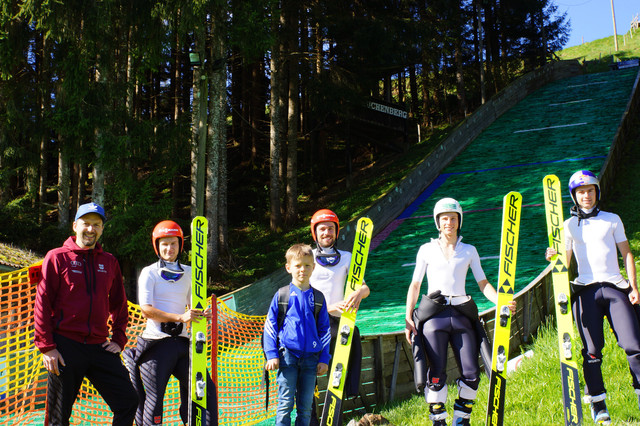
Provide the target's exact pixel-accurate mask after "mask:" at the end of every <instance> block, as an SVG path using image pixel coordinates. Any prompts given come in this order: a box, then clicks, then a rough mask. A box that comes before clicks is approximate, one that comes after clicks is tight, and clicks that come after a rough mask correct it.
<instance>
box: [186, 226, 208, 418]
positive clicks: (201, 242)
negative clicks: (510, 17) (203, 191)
mask: <svg viewBox="0 0 640 426" xmlns="http://www.w3.org/2000/svg"><path fill="white" fill-rule="evenodd" d="M208 226H209V224H208V221H207V218H205V217H202V216H196V217H195V218H193V221H192V222H191V308H192V309H200V310H202V311H204V310H205V309H206V308H207V233H208ZM189 361H190V362H189V387H190V391H189V392H190V393H189V399H190V400H191V401H190V404H189V426H206V425H207V415H206V414H207V321H205V320H204V319H200V321H192V322H191V348H190V358H189Z"/></svg>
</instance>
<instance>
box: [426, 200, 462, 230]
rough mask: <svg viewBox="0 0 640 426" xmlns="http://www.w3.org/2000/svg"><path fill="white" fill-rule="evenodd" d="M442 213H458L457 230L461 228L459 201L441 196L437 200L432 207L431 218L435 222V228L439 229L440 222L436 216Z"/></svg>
mask: <svg viewBox="0 0 640 426" xmlns="http://www.w3.org/2000/svg"><path fill="white" fill-rule="evenodd" d="M442 213H458V221H459V222H460V224H459V225H458V231H459V230H461V229H462V207H460V203H459V202H457V201H456V200H454V199H453V198H443V199H441V200H439V201H438V202H437V203H436V205H435V206H434V207H433V220H434V221H435V222H436V229H437V230H438V231H439V230H440V224H439V223H438V216H439V215H440V214H442Z"/></svg>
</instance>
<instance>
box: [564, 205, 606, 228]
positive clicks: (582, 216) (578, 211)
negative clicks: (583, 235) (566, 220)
mask: <svg viewBox="0 0 640 426" xmlns="http://www.w3.org/2000/svg"><path fill="white" fill-rule="evenodd" d="M569 212H570V213H571V216H575V217H577V218H578V226H580V221H581V220H583V219H589V218H591V217H596V216H598V213H599V212H600V209H599V208H598V207H597V206H596V207H594V208H593V210H591V212H589V213H585V212H584V211H583V210H582V209H581V208H578V206H575V205H574V206H573V207H571V209H570V210H569Z"/></svg>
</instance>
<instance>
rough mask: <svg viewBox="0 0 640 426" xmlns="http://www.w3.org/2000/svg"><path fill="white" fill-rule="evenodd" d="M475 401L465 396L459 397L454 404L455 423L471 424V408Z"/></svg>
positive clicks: (464, 425) (465, 425) (463, 425)
mask: <svg viewBox="0 0 640 426" xmlns="http://www.w3.org/2000/svg"><path fill="white" fill-rule="evenodd" d="M472 409H473V401H472V400H470V399H465V398H458V399H456V401H455V402H454V404H453V423H452V424H453V425H462V426H467V425H470V424H471V423H470V419H471V410H472Z"/></svg>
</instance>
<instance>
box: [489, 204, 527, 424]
mask: <svg viewBox="0 0 640 426" xmlns="http://www.w3.org/2000/svg"><path fill="white" fill-rule="evenodd" d="M521 211H522V195H520V194H519V193H518V192H509V193H508V194H507V195H505V196H504V199H503V210H502V237H501V238H500V266H499V268H500V269H499V271H498V286H497V289H496V290H497V292H498V303H497V304H496V321H495V324H494V334H493V358H492V362H491V378H490V381H489V401H488V403H487V422H486V424H487V425H492V426H495V425H502V422H503V420H504V404H505V392H506V388H507V360H508V359H509V338H510V337H511V311H509V303H510V302H511V301H512V300H513V294H514V288H515V278H516V260H517V254H518V235H519V232H520V216H521Z"/></svg>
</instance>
